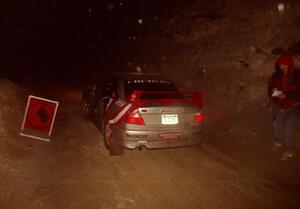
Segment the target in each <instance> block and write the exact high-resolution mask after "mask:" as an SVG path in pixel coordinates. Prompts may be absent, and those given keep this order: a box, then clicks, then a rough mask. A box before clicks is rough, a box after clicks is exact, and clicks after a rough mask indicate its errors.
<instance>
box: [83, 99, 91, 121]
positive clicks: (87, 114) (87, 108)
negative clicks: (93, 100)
mask: <svg viewBox="0 0 300 209" xmlns="http://www.w3.org/2000/svg"><path fill="white" fill-rule="evenodd" d="M81 114H82V117H83V118H84V119H85V120H91V119H92V118H93V108H92V104H90V103H89V102H87V101H86V100H85V99H82V101H81Z"/></svg>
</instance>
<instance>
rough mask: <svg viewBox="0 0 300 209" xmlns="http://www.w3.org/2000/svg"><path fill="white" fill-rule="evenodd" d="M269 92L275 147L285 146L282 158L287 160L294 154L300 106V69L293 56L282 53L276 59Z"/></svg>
mask: <svg viewBox="0 0 300 209" xmlns="http://www.w3.org/2000/svg"><path fill="white" fill-rule="evenodd" d="M268 94H269V97H270V98H271V100H272V128H273V134H274V147H275V148H279V147H282V146H283V150H284V152H283V154H282V156H281V159H282V160H287V159H288V158H290V157H292V156H293V155H294V147H295V142H296V131H297V130H296V129H297V128H296V123H297V117H298V114H299V107H300V71H299V70H297V69H295V66H294V62H293V59H292V57H291V56H288V55H281V56H279V57H278V59H277V60H276V65H275V72H274V73H273V74H272V76H271V77H270V79H269V83H268Z"/></svg>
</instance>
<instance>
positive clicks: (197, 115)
mask: <svg viewBox="0 0 300 209" xmlns="http://www.w3.org/2000/svg"><path fill="white" fill-rule="evenodd" d="M203 120H204V116H203V115H202V113H201V112H197V113H195V115H194V121H193V122H194V123H199V122H202V121H203Z"/></svg>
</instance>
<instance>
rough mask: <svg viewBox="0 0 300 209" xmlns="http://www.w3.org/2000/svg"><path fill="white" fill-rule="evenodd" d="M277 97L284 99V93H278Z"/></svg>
mask: <svg viewBox="0 0 300 209" xmlns="http://www.w3.org/2000/svg"><path fill="white" fill-rule="evenodd" d="M278 98H279V99H285V98H286V95H285V94H284V93H281V94H279V95H278Z"/></svg>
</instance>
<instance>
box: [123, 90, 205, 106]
mask: <svg viewBox="0 0 300 209" xmlns="http://www.w3.org/2000/svg"><path fill="white" fill-rule="evenodd" d="M128 101H129V102H130V103H132V104H133V105H135V106H143V105H145V104H149V103H166V104H170V103H181V104H187V105H193V106H198V107H199V106H200V107H202V105H203V95H202V92H201V91H195V92H178V91H140V90H135V91H133V92H132V94H131V95H130V96H129V98H128Z"/></svg>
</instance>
